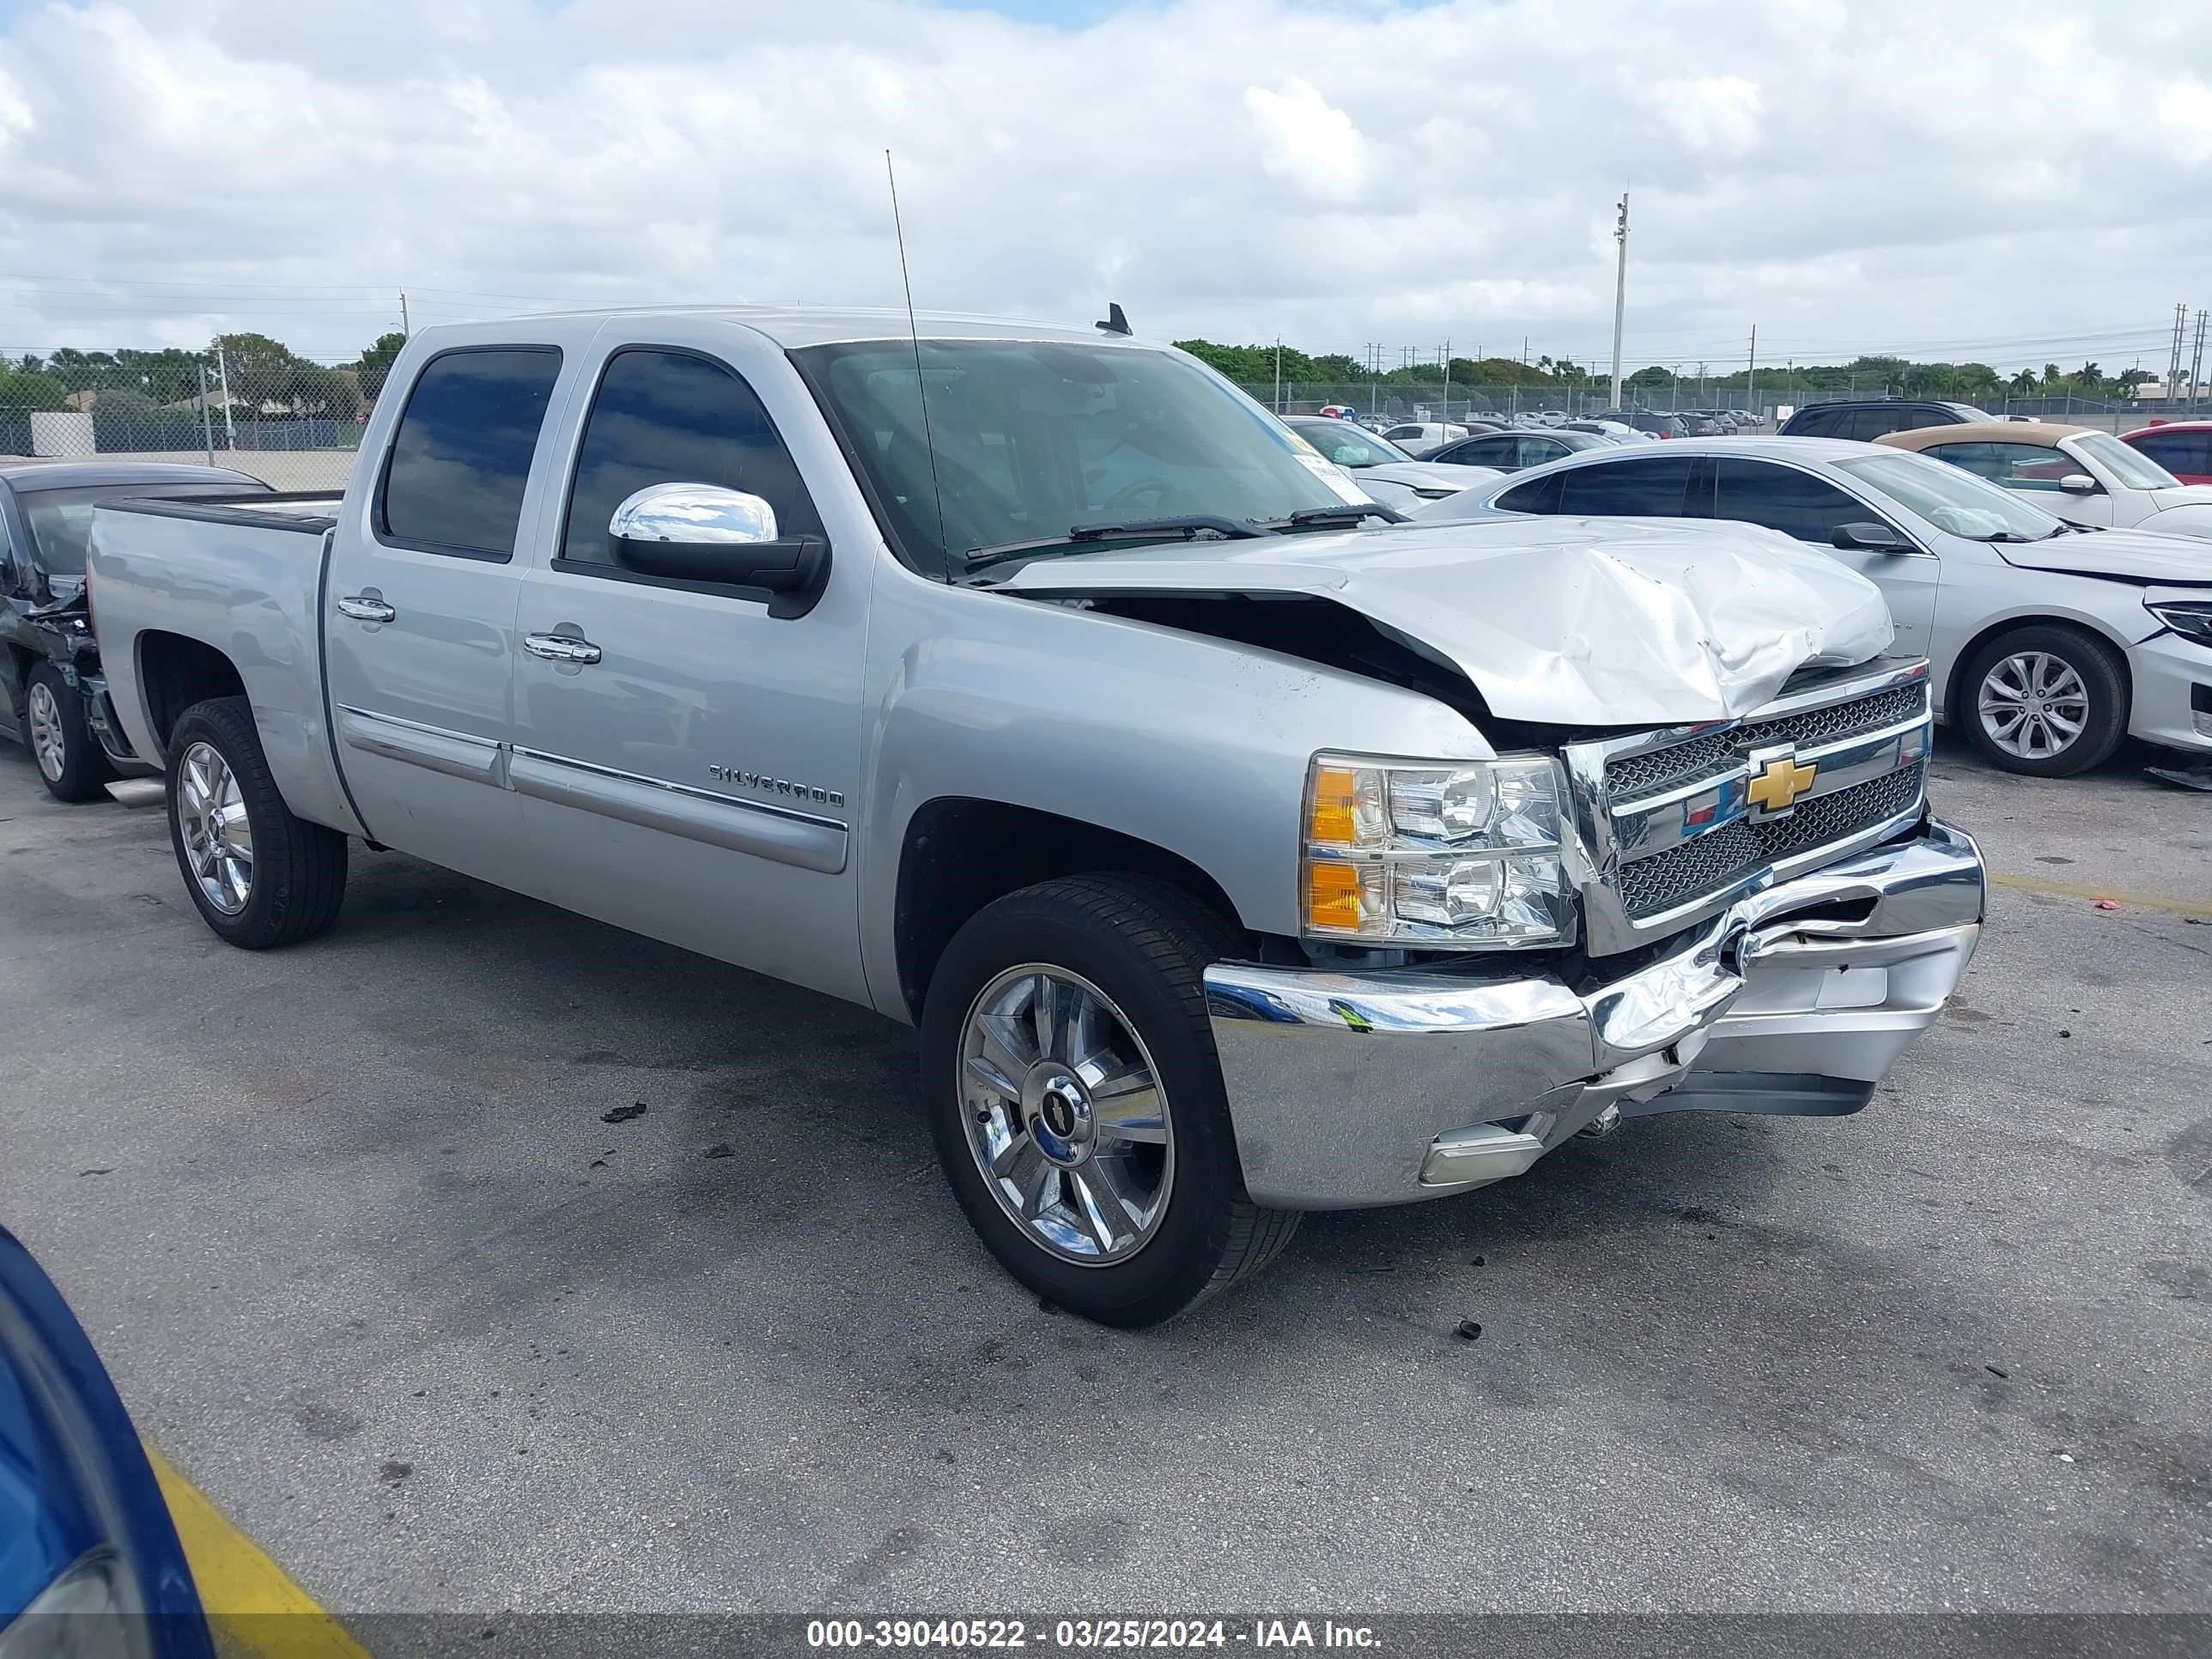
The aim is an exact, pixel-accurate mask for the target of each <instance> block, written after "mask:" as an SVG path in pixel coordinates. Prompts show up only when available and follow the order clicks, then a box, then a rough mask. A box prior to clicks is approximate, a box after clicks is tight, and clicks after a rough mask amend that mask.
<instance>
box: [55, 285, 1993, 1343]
mask: <svg viewBox="0 0 2212 1659" xmlns="http://www.w3.org/2000/svg"><path fill="white" fill-rule="evenodd" d="M914 326H915V332H914V334H913V335H912V336H911V337H910V336H909V334H908V319H907V318H906V317H905V316H904V315H901V316H899V317H898V318H897V319H896V329H895V330H894V329H891V328H890V327H889V326H888V325H887V324H886V322H885V319H884V317H883V316H882V315H881V314H879V313H835V312H781V311H774V310H769V309H766V308H754V307H748V308H746V309H744V310H739V311H732V312H726V313H724V312H716V311H711V310H694V309H684V310H674V311H652V310H637V311H623V312H617V313H610V314H606V315H570V316H565V317H544V318H535V319H509V320H505V321H501V322H497V323H489V322H487V323H472V324H462V325H447V326H442V327H436V328H429V329H424V330H422V331H419V332H417V333H416V335H415V336H414V337H413V338H412V339H410V341H409V342H408V343H407V344H406V346H405V347H404V349H402V351H401V352H400V354H399V356H398V359H397V360H396V361H395V362H394V363H393V365H392V373H391V377H390V380H389V381H388V383H387V385H386V388H385V391H384V393H383V395H382V397H381V398H380V400H379V402H378V404H377V405H376V408H375V410H374V413H373V414H372V415H371V416H370V418H369V420H368V423H367V425H366V427H365V428H363V431H362V444H361V458H360V464H359V469H358V471H356V475H355V478H354V482H353V483H352V484H351V485H349V488H348V489H347V492H346V494H345V496H344V498H343V501H342V502H332V503H331V504H330V505H329V507H328V509H327V510H326V511H325V512H323V513H320V514H319V515H314V516H308V515H307V514H306V513H305V507H306V505H307V504H305V503H301V504H295V507H294V509H293V510H294V513H295V516H293V517H291V518H289V519H288V518H287V517H286V516H285V514H283V513H276V512H268V513H252V512H249V511H247V510H246V509H244V508H242V507H230V508H226V509H223V510H222V511H221V512H215V513H198V512H196V511H194V510H193V509H191V508H190V507H179V506H173V505H168V504H164V503H161V502H150V501H142V502H130V503H125V504H122V505H118V506H115V507H102V508H100V512H99V514H98V516H97V518H96V520H95V524H94V534H93V550H92V571H93V580H94V584H95V591H96V593H97V596H98V604H99V611H100V631H101V635H102V638H103V640H104V641H105V642H106V648H107V655H108V662H109V671H110V674H111V677H112V683H113V685H114V692H115V696H116V701H117V705H118V709H119V711H120V714H121V717H122V720H123V722H124V725H125V727H126V729H127V730H128V731H129V732H130V733H131V739H132V741H133V743H134V744H137V745H140V746H141V747H142V748H143V751H144V752H147V753H164V754H166V755H167V757H168V781H169V791H168V799H169V819H170V829H171V836H172V840H173V844H174V847H175V849H176V854H177V860H178V866H179V871H180V872H181V874H182V876H183V878H184V883H185V892H186V893H187V895H188V896H190V898H191V902H192V904H193V905H194V906H195V907H196V908H197V909H198V911H199V913H200V915H201V916H202V917H203V918H204V921H206V922H207V924H208V926H209V927H210V928H211V929H212V930H213V931H214V932H215V933H216V935H217V936H219V937H220V938H222V939H226V940H228V941H229V942H231V943H232V944H234V945H240V946H244V947H246V948H261V947H266V946H272V945H285V944H289V943H291V942H293V941H295V940H297V939H304V938H307V937H308V936H310V935H312V934H313V933H318V932H319V931H321V930H322V929H324V928H325V927H328V926H330V924H331V921H333V920H334V919H335V918H336V916H337V912H338V908H339V905H340V903H341V899H342V895H343V890H344V884H345V876H346V859H347V845H348V837H349V836H352V837H363V838H368V839H371V840H373V841H374V842H377V843H378V844H380V845H388V846H391V847H395V848H400V849H401V850H404V851H405V852H407V853H410V854H415V855H416V856H417V857H420V858H423V859H427V860H430V861H432V862H434V863H436V864H441V865H444V866H448V867H450V868H453V869H456V870H460V871H463V872H468V873H470V874H471V875H475V876H477V877H479V878H483V879H485V880H488V881H492V882H495V883H498V884H501V885H503V886H507V887H511V888H513V889H516V890H520V891H522V892H526V893H530V894H533V895H535V896H538V897H539V898H541V899H544V900H546V901H548V902H551V903H554V904H556V905H559V906H562V907H564V908H568V909H570V910H574V911H577V912H580V913H581V914H583V915H588V916H595V917H598V918H599V919H601V920H603V921H609V922H611V923H614V924H616V925H617V926H619V927H625V928H628V929H630V930H631V931H633V932H637V933H644V934H647V935H648V936H650V937H652V938H655V939H662V940H665V941H667V942H669V943H671V944H674V945H681V946H684V947H686V948H689V949H691V950H695V951H701V952H703V953H705V954H706V955H708V956H712V957H720V958H721V959H722V960H724V961H727V962H732V963H740V964H742V965H744V966H745V967H748V968H750V969H754V970H756V971H758V972H762V973H765V974H769V975H774V976H775V977H778V978H781V979H785V980H788V981H793V982H794V983H796V984H799V985H802V986H805V987H811V988H812V989H814V990H817V991H821V992H824V993H827V994H830V995H832V996H837V997H842V998H845V999H848V1000H852V1001H854V1002H858V1003H861V1004H863V1005H866V1006H870V1007H872V1008H874V1009H876V1010H878V1011H879V1012H882V1013H884V1015H886V1016H888V1017H889V1018H893V1019H896V1020H901V1021H907V1022H912V1023H915V1024H919V1026H920V1027H921V1036H920V1042H919V1044H918V1052H919V1058H920V1063H921V1085H922V1086H921V1102H922V1107H923V1109H924V1111H925V1112H926V1114H927V1121H928V1122H929V1125H930V1128H931V1131H932V1133H933V1136H934V1138H935V1141H936V1145H937V1149H938V1153H939V1159H940V1162H941V1163H942V1164H943V1167H944V1170H945V1176H946V1177H947V1180H948V1181H949V1182H950V1183H951V1187H952V1188H953V1191H954V1193H955V1194H956V1195H957V1198H958V1200H959V1201H960V1203H961V1205H962V1206H963V1209H964V1210H965V1212H966V1213H967V1215H968V1217H969V1220H970V1221H971V1222H972V1223H973V1225H975V1228H976V1230H977V1231H978V1233H979V1234H980V1235H981V1237H982V1239H983V1240H984V1242H985V1243H986V1244H987V1246H988V1247H989V1248H990V1249H992V1250H993V1252H994V1254H996V1255H997V1256H998V1258H999V1260H1000V1261H1001V1262H1002V1263H1003V1264H1005V1266H1006V1267H1007V1268H1008V1270H1009V1271H1010V1272H1011V1273H1013V1274H1014V1275H1015V1276H1016V1277H1017V1278H1018V1279H1020V1280H1022V1282H1023V1283H1024V1284H1025V1285H1028V1286H1029V1287H1030V1289H1031V1290H1032V1291H1035V1292H1036V1293H1037V1294H1040V1295H1042V1296H1045V1297H1048V1298H1049V1299H1051V1300H1052V1301H1053V1302H1054V1303H1055V1304H1058V1305H1059V1306H1060V1307H1063V1308H1066V1309H1068V1310H1071V1311H1073V1312H1077V1313H1080V1314H1083V1315H1085V1316H1089V1317H1091V1318H1093V1319H1097V1320H1100V1321H1103V1322H1107V1323H1109V1324H1116V1325H1142V1324H1146V1323H1150V1322H1154V1321H1157V1320H1159V1319H1162V1318H1164V1317H1166V1316H1170V1315H1172V1314H1173V1313H1175V1312H1176V1310H1180V1309H1182V1308H1184V1307H1187V1306H1188V1305H1189V1304H1191V1303H1193V1302H1194V1301H1195V1300H1197V1299H1199V1298H1200V1297H1203V1296H1205V1295H1206V1294H1208V1293H1210V1292H1212V1291H1215V1290H1218V1289H1219V1288H1220V1287H1222V1286H1224V1285H1227V1284H1229V1283H1231V1282H1232V1281H1234V1280H1236V1279H1239V1278H1242V1277H1243V1276H1244V1275H1245V1274H1247V1273H1250V1272H1252V1271H1254V1270H1255V1269H1256V1268H1257V1267H1260V1266H1261V1264H1263V1263H1264V1262H1265V1261H1267V1260H1268V1258H1270V1257H1271V1256H1273V1255H1274V1254H1275V1253H1276V1251H1277V1250H1278V1249H1279V1248H1280V1247H1281V1245H1282V1243H1284V1241H1285V1239H1287V1238H1288V1237H1290V1234H1291V1230H1292V1228H1293V1227H1294V1225H1296V1221H1297V1216H1298V1215H1299V1213H1300V1212H1304V1211H1306V1210H1310V1209H1327V1208H1333V1207H1341V1206H1364V1205H1376V1204H1395V1203H1404V1202H1410V1201H1413V1200H1419V1199H1424V1198H1429V1197H1434V1196H1440V1195H1443V1194H1449V1193H1452V1192H1456V1191H1465V1190H1467V1189H1468V1188H1472V1187H1475V1186H1479V1185H1482V1184H1486V1183H1487V1182H1492V1181H1495V1180H1498V1179H1502V1178H1504V1177H1506V1176H1512V1175H1516V1174H1518V1173H1520V1172H1521V1171H1522V1170H1525V1169H1527V1168H1528V1166H1529V1165H1530V1164H1533V1163H1534V1161H1535V1160H1536V1159H1537V1158H1539V1157H1541V1155H1543V1154H1544V1153H1545V1152H1548V1151H1550V1150H1552V1149H1553V1148H1554V1147H1556V1146H1559V1144H1560V1143H1561V1142H1563V1141H1564V1140H1565V1139H1568V1138H1569V1137H1571V1136H1572V1135H1574V1134H1576V1133H1578V1132H1580V1131H1581V1130H1583V1129H1585V1128H1589V1127H1592V1126H1594V1125H1595V1126H1596V1127H1599V1128H1601V1129H1602V1128H1604V1127H1610V1126H1611V1125H1612V1124H1613V1122H1614V1121H1617V1116H1618V1115H1619V1114H1620V1113H1625V1112H1629V1111H1639V1110H1640V1111H1653V1112H1656V1111H1666V1110H1674V1109H1720V1110H1728V1111H1740V1110H1759V1111H1769V1110H1771V1111H1781V1112H1813V1113H1821V1114H1832V1113H1836V1112H1844V1111H1850V1110H1853V1109H1857V1107H1859V1106H1860V1105H1862V1104H1863V1103H1865V1102H1866V1101H1867V1100H1868V1099H1869V1097H1870V1096H1871V1093H1872V1091H1873V1090H1874V1087H1875V1081H1876V1079H1879V1078H1880V1077H1881V1075H1882V1074H1883V1073H1885V1072H1886V1071H1887V1069H1888V1067H1889V1066H1890V1064H1891V1062H1892V1061H1893V1060H1894V1059H1895V1058H1896V1056H1897V1055H1898V1054H1899V1052H1900V1051H1901V1050H1902V1049H1903V1048H1905V1046H1906V1045H1907V1044H1909V1043H1910V1042H1911V1040H1912V1039H1913V1037H1914V1036H1916V1035H1917V1033H1918V1032H1919V1031H1921V1030H1923V1029H1925V1028H1926V1027H1927V1026H1928V1024H1930V1023H1931V1022H1932V1021H1933V1020H1934V1018H1936V1011H1937V1010H1938V1009H1939V1008H1940V1007H1941V1006H1942V1002H1943V999H1944V997H1945V995H1946V994H1948V992H1949V991H1950V989H1951V987H1952V986H1953V984H1954V982H1955V981H1956V980H1957V978H1958V976H1959V974H1960V970H1961V969H1963V968H1964V967H1965V965H1966V960H1967V957H1968V956H1969V955H1970V954H1971V952H1972V949H1973V945H1974V942H1975V939H1976V937H1977V931H1978V923H1979V919H1980V915H1981V909H1982V866H1981V861H1980V859H1979V857H1978V854H1977V853H1976V851H1975V849H1974V847H1973V843H1972V842H1971V841H1970V840H1969V839H1968V838H1967V837H1966V836H1963V835H1960V834H1959V833H1958V832H1956V831H1954V830H1953V829H1948V827H1946V826H1944V825H1943V824H1942V823H1939V822H1938V821H1936V820H1935V819H1933V818H1931V817H1929V814H1928V810H1927V805H1926V801H1925V796H1924V791H1923V770H1924V764H1925V759H1926V753H1927V739H1928V733H1929V726H1928V719H1927V705H1926V693H1925V688H1926V678H1925V668H1924V665H1922V664H1920V663H1917V662H1915V661H1912V660H1909V659H1895V658H1892V657H1889V656H1887V655H1885V654H1883V653H1886V652H1887V650H1888V648H1889V646H1890V643H1891V627H1890V622H1889V617H1888V615H1887V611H1885V610H1884V608H1883V606H1882V603H1881V595H1880V593H1879V592H1876V591H1875V588H1874V587H1873V586H1872V585H1871V584H1869V582H1867V581H1866V580H1864V579H1863V578H1862V577H1861V576H1859V575H1857V574H1855V573H1853V572H1851V571H1849V570H1846V569H1844V568H1843V567H1841V566H1840V565H1838V564H1837V563H1836V562H1834V561H1833V560H1832V559H1828V558H1825V557H1821V556H1816V555H1808V554H1804V553H1801V552H1799V551H1798V550H1796V549H1793V548H1791V547H1790V546H1789V545H1788V544H1787V543H1785V542H1784V541H1782V540H1781V539H1780V538H1775V537H1772V536H1770V535H1769V534H1767V533H1766V532H1759V531H1747V530H1744V529H1741V528H1739V527H1735V526H1725V525H1704V526H1694V527H1682V526H1586V525H1571V526H1547V525H1541V524H1533V523H1531V522H1529V521H1528V520H1500V521H1498V522H1497V523H1495V524H1491V525H1481V526H1476V525H1467V526H1430V527H1425V528H1417V527H1414V526H1391V525H1383V524H1380V523H1378V522H1377V521H1376V518H1375V515H1376V512H1377V509H1376V507H1375V504H1374V503H1373V502H1371V501H1367V500H1365V499H1364V497H1361V496H1360V495H1359V492H1358V489H1355V488H1354V487H1353V486H1352V484H1351V483H1350V481H1349V480H1348V479H1347V478H1346V477H1345V476H1344V475H1343V474H1341V473H1340V472H1339V471H1337V470H1336V469H1335V468H1334V467H1330V466H1328V465H1326V464H1325V463H1322V462H1320V461H1318V460H1317V459H1316V458H1315V457H1314V456H1313V455H1312V454H1311V453H1310V451H1309V450H1308V449H1307V447H1305V446H1304V444H1303V443H1301V442H1299V441H1296V440H1294V439H1293V437H1292V436H1291V434H1290V433H1289V432H1288V431H1287V430H1286V429H1285V428H1284V427H1283V426H1282V425H1281V424H1280V423H1279V422H1277V421H1275V420H1274V419H1273V418H1272V417H1271V416H1267V415H1266V414H1265V412H1264V411H1262V410H1258V409H1255V407H1254V406H1253V405H1252V404H1250V402H1249V400H1248V399H1246V398H1244V397H1243V394H1241V393H1240V392H1237V391H1236V390H1235V389H1234V388H1233V387H1231V386H1229V385H1228V384H1227V383H1226V382H1225V381H1224V380H1221V379H1220V377H1219V376H1218V375H1216V374H1213V373H1212V371H1211V370H1209V369H1207V368H1205V367H1204V366H1203V365H1202V364H1200V363H1199V362H1197V361H1196V360H1195V359H1194V358H1191V357H1188V356H1185V355H1184V354H1182V353H1181V352H1178V351H1175V350H1173V349H1170V348H1167V347H1164V346H1160V345H1155V344H1152V343H1146V342H1144V341H1141V340H1136V339H1131V338H1128V337H1124V336H1120V335H1115V336H1111V337H1101V336H1100V335H1098V334H1097V333H1094V332H1091V331H1078V330H1073V329H1070V330H1057V329H1048V328H1042V327H1039V326H1038V325H1033V324H1016V323H1005V324H1000V323H994V322H988V321H983V320H979V319H973V318H938V317H927V316H926V317H923V318H921V319H917V320H916V322H915V325H914ZM917 359H918V360H919V365H920V366H919V367H917ZM925 377H926V378H925ZM925 386H926V387H927V414H928V421H927V426H925V423H924V422H923V421H922V419H921V416H922V413H923V411H924V407H925V405H924V402H923V397H924V393H923V388H924V387H925ZM1622 453H1626V452H1622ZM1074 456H1081V457H1083V458H1084V459H1085V465H1082V466H1076V465H1069V464H1068V463H1069V458H1071V457H1074ZM1889 459H1891V460H1892V461H1893V462H1897V461H1899V459H1900V458H1897V457H1891V458H1889ZM1938 471H1942V469H1938ZM1947 476H1948V475H1947ZM1448 504H1449V503H1448V502H1438V503H1436V505H1437V506H1439V507H1441V506H1444V505H1448ZM1363 521H1364V522H1366V523H1367V524H1369V525H1370V526H1373V527H1372V528H1370V529H1361V528H1358V527H1357V526H1360V525H1361V524H1362V522H1363ZM1384 757H1389V758H1384ZM1793 809H1796V810H1795V811H1794V813H1793ZM1808 809H1809V810H1808ZM1838 895H1844V896H1847V897H1848V900H1849V902H1848V903H1847V904H1846V903H1843V902H1839V899H1838ZM1807 914H1810V915H1816V916H1817V918H1818V920H1817V922H1814V923H1808V927H1807V929H1805V930H1801V929H1800V927H1798V924H1797V921H1796V918H1797V917H1798V916H1800V915H1807ZM1854 964H1859V965H1862V966H1863V967H1865V968H1866V969H1869V972H1868V973H1864V974H1860V975H1857V976H1856V977H1853V978H1851V979H1850V987H1851V992H1850V994H1847V995H1844V996H1838V995H1835V994H1833V991H1832V987H1835V986H1836V985H1837V984H1838V983H1839V982H1840V981H1839V978H1838V975H1839V972H1840V971H1841V970H1845V969H1850V968H1851V967H1852V966H1853V965H1854ZM1875 968H1879V969H1882V970H1883V971H1882V972H1881V973H1880V974H1878V975H1877V974H1874V973H1872V972H1871V970H1872V969H1875ZM1880 987H1887V989H1882V988H1880ZM1739 998H1741V1000H1742V1001H1743V1004H1744V1012H1743V1014H1742V1016H1741V1018H1738V1017H1737V1016H1735V1014H1734V1013H1733V1012H1732V1009H1733V1008H1734V1006H1735V1003H1736V1001H1737V1000H1738V999H1739ZM708 1040H710V1039H708V1038H704V1037H702V1041H708ZM808 1108H809V1109H810V1110H815V1111H818V1112H821V1113H823V1114H825V1115H827V1114H834V1112H835V1110H836V1103H835V1101H834V1100H829V1099H821V1100H810V1101H809V1102H808ZM822 1133H823V1144H824V1146H825V1148H834V1146H835V1143H836V1134H837V1133H838V1132H837V1130H836V1127H835V1125H834V1124H833V1123H831V1122H829V1121H824V1122H823V1126H822ZM829 1155H830V1154H829V1153H828V1152H825V1156H829ZM801 1178H802V1179H803V1178H805V1177H804V1176H802V1177H801ZM885 1248H896V1246H895V1245H891V1244H887V1243H886V1242H885V1241H884V1240H882V1239H879V1238H875V1237H871V1236H870V1235H869V1234H868V1233H867V1231H866V1230H865V1229H861V1230H858V1231H855V1234H854V1249H855V1259H854V1272H855V1273H857V1274H860V1275H863V1276H865V1274H866V1272H867V1265H866V1254H867V1252H868V1251H870V1250H872V1249H885Z"/></svg>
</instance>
